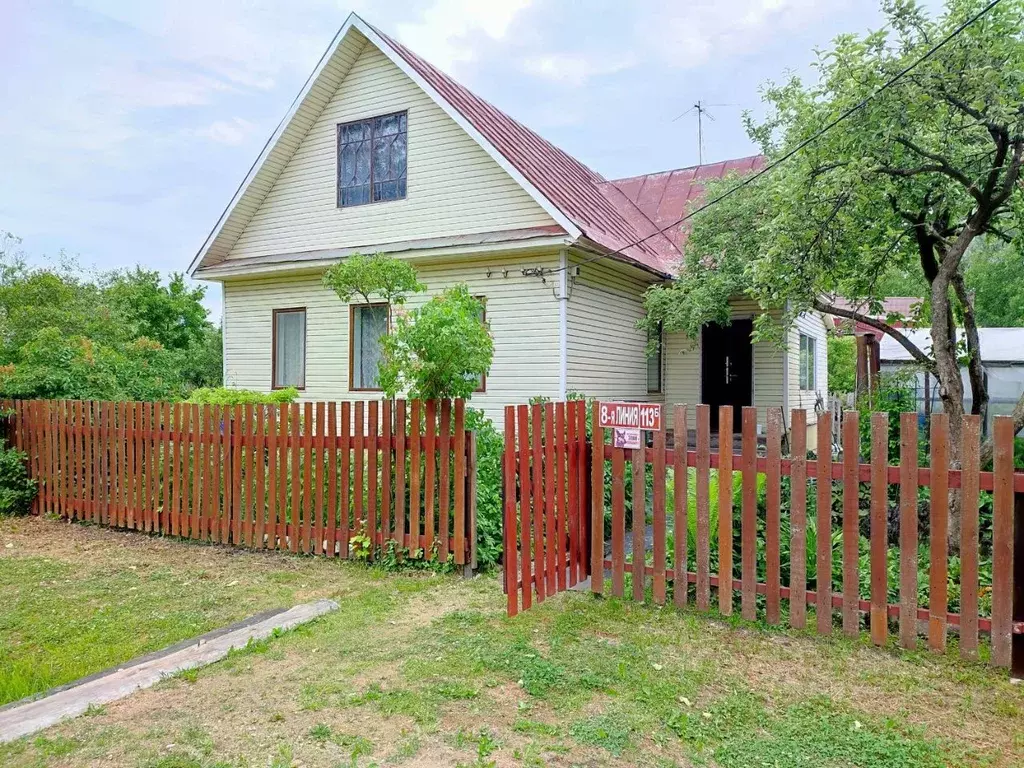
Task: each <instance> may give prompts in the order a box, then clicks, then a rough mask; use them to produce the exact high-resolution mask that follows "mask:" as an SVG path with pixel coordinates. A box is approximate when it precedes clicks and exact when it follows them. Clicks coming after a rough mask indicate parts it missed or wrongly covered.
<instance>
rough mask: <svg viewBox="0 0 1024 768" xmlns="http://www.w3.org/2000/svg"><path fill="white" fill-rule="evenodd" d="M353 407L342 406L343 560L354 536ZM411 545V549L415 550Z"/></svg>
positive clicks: (341, 550)
mask: <svg viewBox="0 0 1024 768" xmlns="http://www.w3.org/2000/svg"><path fill="white" fill-rule="evenodd" d="M352 447H353V440H352V407H351V403H342V404H341V524H340V526H339V532H338V535H339V537H340V541H339V542H338V547H339V554H340V556H341V557H342V558H348V556H349V542H350V541H351V536H352V525H351V514H352V500H351V498H350V495H349V493H350V483H351V478H352V474H351V473H352V468H351V467H352ZM416 546H417V545H416V544H411V545H410V546H409V548H410V549H415V548H416Z"/></svg>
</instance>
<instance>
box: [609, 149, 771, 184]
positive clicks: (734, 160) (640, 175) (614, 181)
mask: <svg viewBox="0 0 1024 768" xmlns="http://www.w3.org/2000/svg"><path fill="white" fill-rule="evenodd" d="M759 157H764V154H763V153H761V152H757V153H755V154H753V155H744V156H743V157H727V158H726V159H724V160H716V161H715V162H713V163H696V164H695V165H684V166H683V167H682V168H665V169H664V170H661V171H651V172H649V173H637V174H634V175H632V176H623V177H622V178H618V179H608V180H607V181H608V183H610V184H617V183H619V182H620V181H633V180H634V179H642V178H646V177H648V176H661V175H662V174H665V173H679V172H680V171H695V170H698V169H700V168H710V167H711V166H714V165H724V164H725V163H738V162H741V161H743V160H756V159H757V158H759Z"/></svg>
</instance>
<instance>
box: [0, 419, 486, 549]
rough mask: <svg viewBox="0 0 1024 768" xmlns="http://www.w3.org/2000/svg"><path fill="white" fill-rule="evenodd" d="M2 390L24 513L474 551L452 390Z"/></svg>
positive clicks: (471, 467)
mask: <svg viewBox="0 0 1024 768" xmlns="http://www.w3.org/2000/svg"><path fill="white" fill-rule="evenodd" d="M0 405H2V407H3V409H4V410H5V411H6V412H8V413H10V414H11V416H10V417H9V418H8V423H7V426H6V429H7V437H8V440H9V441H10V442H11V443H12V444H13V445H14V446H15V447H16V448H18V449H19V450H22V451H24V452H25V453H26V454H27V456H28V465H29V473H30V475H31V476H32V477H33V478H34V479H36V481H37V482H38V494H37V496H36V499H35V502H34V505H35V506H34V512H36V513H37V514H38V513H44V512H45V513H54V514H58V515H60V516H62V517H65V518H70V519H73V520H83V521H87V522H92V523H98V524H101V525H107V526H110V527H115V528H129V529H135V530H140V531H147V532H155V533H162V534H165V535H172V536H180V537H183V538H191V539H201V540H204V541H213V542H217V543H221V544H229V543H230V544H237V545H240V546H246V547H253V548H257V549H262V548H269V549H282V550H288V551H291V552H302V553H308V554H318V555H326V556H328V557H334V556H338V557H342V558H348V557H361V558H367V559H369V558H371V557H373V556H374V555H375V553H377V552H380V551H382V550H385V549H386V548H387V547H388V546H394V547H397V548H400V549H408V550H409V551H410V552H414V551H416V550H421V551H422V553H425V556H426V557H432V556H434V555H435V554H436V556H437V557H438V558H439V559H441V560H442V561H446V560H447V559H448V558H449V555H450V556H451V559H452V560H453V561H454V563H455V564H457V565H466V564H471V565H474V566H475V561H476V531H475V519H476V517H475V512H474V510H475V499H474V498H473V495H472V494H469V493H467V486H468V485H470V484H471V481H472V476H473V474H474V473H475V471H476V466H475V458H474V457H475V452H474V446H473V435H472V433H470V432H467V430H466V428H465V423H466V421H465V402H464V401H463V400H455V401H451V400H441V401H433V400H431V401H423V402H421V401H409V402H406V401H404V400H395V401H388V400H385V401H382V402H377V401H369V402H362V401H356V402H354V403H350V402H342V403H335V402H316V403H313V402H304V403H292V404H280V405H252V404H246V405H229V406H218V405H197V404H192V403H142V402H97V401H64V400H60V401H54V400H28V401H14V402H7V403H3V404H0ZM389 542H394V544H389Z"/></svg>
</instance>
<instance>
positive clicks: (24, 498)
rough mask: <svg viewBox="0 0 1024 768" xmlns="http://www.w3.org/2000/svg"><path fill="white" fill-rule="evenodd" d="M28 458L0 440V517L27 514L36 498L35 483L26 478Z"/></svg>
mask: <svg viewBox="0 0 1024 768" xmlns="http://www.w3.org/2000/svg"><path fill="white" fill-rule="evenodd" d="M27 459H28V457H27V456H26V455H25V453H24V452H23V451H19V450H16V449H15V448H13V447H10V446H8V445H7V443H6V441H5V440H3V439H2V438H0V515H22V514H25V513H26V512H28V509H29V505H30V504H31V503H32V499H34V498H35V497H36V481H35V480H33V479H32V478H30V477H29V476H28V465H27V464H26V461H27Z"/></svg>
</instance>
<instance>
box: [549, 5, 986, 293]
mask: <svg viewBox="0 0 1024 768" xmlns="http://www.w3.org/2000/svg"><path fill="white" fill-rule="evenodd" d="M1001 2H1003V0H992V2H990V3H989V4H988V5H986V6H985V7H984V8H982V9H981V10H980V11H978V12H977V13H976V14H974V15H973V16H971V17H970V18H969V19H967V20H966V21H965V22H963V23H962V24H961V25H960V26H958V27H957V28H956V29H954V30H953V31H952V32H950V33H949V34H948V35H946V37H944V38H943V39H942V40H940V41H939V42H938V43H936V44H935V45H934V46H932V47H931V48H929V49H928V50H927V51H926V52H925V53H923V54H922V55H921V56H920V57H919V58H917V59H915V60H914V61H913V62H911V63H910V64H908V65H907V66H906V67H904V68H903V69H901V70H900V71H899V72H897V73H896V74H895V75H893V76H892V77H891V78H889V79H888V80H886V81H885V82H884V83H882V85H880V86H878V88H876V89H875V90H874V91H872V92H871V93H869V94H868V95H867V96H865V97H864V98H863V99H861V100H860V101H859V102H857V103H856V104H854V105H853V106H852V107H849V108H848V109H846V110H844V111H843V112H842V113H841V114H840V115H839V116H838V117H836V118H835V119H834V120H832V121H831V122H829V123H828V124H827V125H825V126H823V127H822V128H821V129H819V130H818V131H817V132H815V133H814V134H813V135H812V136H810V137H808V138H806V139H804V140H803V141H801V142H800V143H799V144H797V145H796V146H795V147H793V148H792V149H791V150H789V151H788V152H786V153H785V154H784V155H782V156H781V157H779V158H777V159H776V160H773V161H772V162H770V163H768V164H767V165H766V166H764V168H762V169H761V170H759V171H758V172H757V173H753V174H751V175H750V176H746V177H744V178H743V180H742V181H741V182H740V183H739V184H736V185H735V186H733V187H730V188H729V189H727V190H726V191H725V192H723V193H722V194H720V195H718V196H717V197H715V198H713V199H711V200H708V201H707V202H706V203H704V204H702V205H700V206H698V207H697V208H695V209H694V210H692V211H690V212H689V213H688V214H686V215H685V216H683V217H682V218H680V219H677V220H676V221H673V222H672V223H671V224H669V225H667V226H665V227H663V228H661V229H659V230H657V231H655V232H652V233H651V234H649V235H647V236H646V237H642V238H640V239H639V240H635V241H634V242H631V243H628V244H626V245H623V246H622V247H620V248H617V249H616V250H614V251H609V252H608V253H603V254H601V255H599V256H595V257H593V258H591V259H587V260H586V261H584V262H582V263H581V264H575V265H573V266H574V267H581V266H585V265H587V264H591V263H593V262H595V261H601V260H602V259H607V258H611V257H612V256H616V255H623V254H624V251H626V250H627V249H629V248H635V247H636V246H638V245H643V244H644V243H646V242H647V241H648V240H651V239H653V238H655V237H658V236H659V235H664V234H665V233H666V232H667V231H668V230H670V229H673V228H675V227H678V226H679V225H680V224H683V223H684V222H686V221H688V220H689V219H692V218H693V217H694V216H696V215H697V214H698V213H702V212H703V211H706V210H707V209H708V208H711V207H712V206H715V205H718V204H719V203H720V202H722V201H723V200H725V199H727V198H729V197H731V196H732V195H734V194H735V193H736V192H739V191H740V190H741V189H743V188H744V187H747V186H749V185H751V184H753V183H754V182H755V181H757V180H758V179H759V178H761V177H762V176H764V175H765V174H767V173H770V172H771V171H773V170H775V169H776V168H778V167H779V166H780V165H782V164H783V163H784V162H786V161H787V160H789V159H790V158H792V157H793V156H794V155H796V154H798V153H799V152H802V151H803V150H804V149H806V148H807V147H808V146H810V145H811V144H813V143H814V142H815V141H817V140H818V139H820V138H821V137H822V136H824V135H825V134H826V133H828V132H829V131H831V130H832V129H833V128H835V127H836V126H837V125H839V124H840V123H841V122H843V121H844V120H846V119H847V118H848V117H850V116H851V115H853V114H854V113H855V112H858V111H859V110H861V109H863V108H864V107H866V106H867V105H868V104H869V103H870V102H871V100H872V99H874V98H875V97H876V96H878V95H879V94H880V93H882V92H883V91H886V90H888V89H889V88H891V87H892V86H894V85H895V84H896V83H898V82H899V81H900V80H902V79H903V78H904V77H906V76H907V75H908V74H910V73H911V72H912V71H913V70H914V69H916V68H917V67H919V66H920V65H921V64H923V63H924V62H926V61H928V59H930V58H932V57H933V56H934V55H935V54H936V53H938V52H939V51H940V50H942V48H944V47H945V46H946V45H948V44H949V43H950V42H952V41H953V40H954V39H956V38H957V37H959V36H960V35H961V34H963V32H964V30H966V29H967V28H969V27H970V26H971V25H973V24H975V23H977V22H978V21H979V20H981V19H982V18H984V17H985V16H986V15H987V14H988V13H989V12H990V11H991V10H992V9H993V8H995V7H996V6H997V5H999V4H1000V3H1001ZM684 114H685V113H684ZM681 116H682V115H680V117H681ZM568 268H569V267H568V265H567V266H565V267H556V268H553V269H547V270H545V272H544V273H545V274H555V273H557V272H561V271H563V270H566V269H568Z"/></svg>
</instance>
